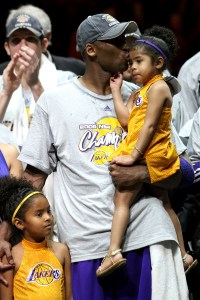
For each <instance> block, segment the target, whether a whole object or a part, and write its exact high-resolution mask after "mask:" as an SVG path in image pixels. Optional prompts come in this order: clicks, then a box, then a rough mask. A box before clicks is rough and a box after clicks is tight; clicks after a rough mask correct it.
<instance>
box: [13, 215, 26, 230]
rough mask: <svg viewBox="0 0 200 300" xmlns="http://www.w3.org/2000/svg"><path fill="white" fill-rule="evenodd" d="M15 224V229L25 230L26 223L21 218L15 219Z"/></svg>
mask: <svg viewBox="0 0 200 300" xmlns="http://www.w3.org/2000/svg"><path fill="white" fill-rule="evenodd" d="M13 224H14V225H15V227H17V228H18V229H20V230H23V229H24V222H23V221H22V220H21V219H19V218H15V219H14V223H13Z"/></svg>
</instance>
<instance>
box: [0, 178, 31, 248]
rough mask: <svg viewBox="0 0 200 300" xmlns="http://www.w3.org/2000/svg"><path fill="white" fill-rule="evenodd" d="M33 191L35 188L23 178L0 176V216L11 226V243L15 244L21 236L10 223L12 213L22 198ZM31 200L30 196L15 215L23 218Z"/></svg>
mask: <svg viewBox="0 0 200 300" xmlns="http://www.w3.org/2000/svg"><path fill="white" fill-rule="evenodd" d="M33 191H36V189H35V188H34V187H33V185H32V184H31V183H30V182H29V181H27V180H26V179H24V178H16V177H11V176H5V177H0V217H1V219H2V220H3V221H7V222H8V223H9V224H10V226H11V227H12V231H13V236H12V239H11V243H12V244H16V242H18V241H19V240H21V238H22V233H21V231H20V230H19V229H17V228H16V227H15V226H14V225H13V224H12V216H13V213H14V211H15V209H16V208H17V206H18V205H19V204H20V202H21V201H22V199H23V198H24V197H26V196H27V195H28V194H30V193H31V192H33ZM31 202H32V197H31V198H30V199H28V200H27V201H26V202H25V203H24V204H23V205H22V207H21V208H20V209H19V211H18V212H17V214H16V217H18V218H20V219H21V220H24V215H25V213H26V211H27V210H28V208H29V206H30V203H31ZM13 238H14V239H13Z"/></svg>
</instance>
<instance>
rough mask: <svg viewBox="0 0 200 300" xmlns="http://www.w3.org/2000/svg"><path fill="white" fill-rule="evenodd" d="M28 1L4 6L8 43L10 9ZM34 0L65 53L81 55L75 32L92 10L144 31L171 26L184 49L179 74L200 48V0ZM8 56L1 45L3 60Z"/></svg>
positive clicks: (178, 60)
mask: <svg viewBox="0 0 200 300" xmlns="http://www.w3.org/2000/svg"><path fill="white" fill-rule="evenodd" d="M26 3H27V1H24V0H21V1H15V4H14V3H13V1H11V0H9V1H6V2H5V3H4V7H2V8H1V18H0V22H1V23H0V24H1V29H2V33H1V34H0V43H1V45H2V46H3V43H4V36H5V35H4V32H3V30H4V27H5V26H4V24H5V19H6V15H7V12H8V10H9V9H11V8H14V6H16V7H17V6H19V5H21V4H26ZM30 3H32V4H34V5H37V6H40V7H41V8H43V9H44V10H45V11H46V12H47V14H48V15H49V16H50V18H51V20H52V24H54V28H53V41H52V46H51V50H52V52H53V53H55V54H57V55H62V56H72V57H77V58H80V54H79V53H77V51H76V42H75V34H76V29H77V27H78V24H79V23H80V22H81V21H82V20H83V19H84V18H85V17H87V16H88V15H89V14H95V13H101V12H108V13H110V14H111V15H113V16H114V17H116V18H117V19H118V20H120V21H128V20H135V21H136V22H137V24H138V25H139V28H140V29H141V31H143V30H145V28H148V27H150V26H152V25H154V24H158V25H162V26H167V27H169V28H171V29H172V30H173V31H174V32H175V34H176V36H177V39H178V43H179V45H180V49H179V52H178V56H177V57H176V60H175V61H174V62H173V65H172V66H171V73H172V74H173V75H175V76H176V75H177V74H178V71H179V69H180V67H181V65H182V64H183V63H184V62H185V61H186V60H187V59H188V58H189V57H191V56H192V55H193V54H195V53H196V52H198V50H199V49H200V24H199V23H200V19H199V15H200V1H198V0H168V1H166V0H153V1H144V0H135V1H131V0H124V1H119V0H118V1H113V0H95V1H93V0H87V1H86V0H51V1H47V0H40V1H38V0H33V1H31V2H30ZM6 58H7V56H6V54H5V51H4V49H3V47H0V62H3V61H5V60H6Z"/></svg>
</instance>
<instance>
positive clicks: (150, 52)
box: [97, 26, 196, 277]
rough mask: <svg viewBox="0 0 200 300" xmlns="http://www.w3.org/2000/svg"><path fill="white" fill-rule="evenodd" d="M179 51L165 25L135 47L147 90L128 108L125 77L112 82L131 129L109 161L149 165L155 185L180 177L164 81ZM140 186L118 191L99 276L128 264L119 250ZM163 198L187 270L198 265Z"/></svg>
mask: <svg viewBox="0 0 200 300" xmlns="http://www.w3.org/2000/svg"><path fill="white" fill-rule="evenodd" d="M177 48H178V46H177V41H176V38H175V35H174V34H173V32H172V31H171V30H169V29H167V28H165V27H161V26H154V27H152V29H151V32H149V35H147V34H144V35H143V36H142V37H141V38H140V39H138V40H136V41H135V42H134V44H133V47H132V48H131V50H130V53H129V57H130V63H131V69H132V76H133V82H134V83H136V84H138V85H139V86H141V85H142V87H141V88H140V89H138V91H136V92H135V93H134V94H133V95H131V96H130V98H129V100H128V103H127V105H126V106H124V103H123V99H122V96H121V85H122V74H117V75H116V76H115V77H112V78H111V80H110V87H111V90H112V94H113V100H114V106H115V111H116V114H117V118H118V120H119V122H120V123H121V125H122V127H124V128H127V127H128V135H127V137H126V138H125V140H123V142H122V143H121V145H120V146H119V148H118V149H117V150H116V151H115V152H114V153H113V154H112V155H111V156H110V157H109V158H108V160H109V161H111V160H112V162H114V163H116V164H120V165H133V164H136V163H140V164H146V165H147V167H148V170H149V173H150V178H151V183H155V182H157V181H161V180H163V179H165V178H168V177H170V176H171V175H173V174H175V173H176V172H180V159H179V156H178V154H177V151H176V149H175V146H174V145H173V144H172V143H171V134H170V132H171V128H170V121H171V106H172V91H171V89H170V86H169V85H168V84H167V83H166V82H165V80H164V79H163V71H164V70H165V69H166V68H167V63H168V61H169V59H170V58H172V57H173V56H174V55H175V53H176V50H177ZM141 185H142V184H138V185H137V186H135V189H134V190H133V191H119V190H116V193H115V198H114V202H115V212H114V217H113V222H112V230H111V241H110V247H109V251H108V253H107V255H106V257H105V258H104V259H103V261H102V264H101V266H100V267H99V268H98V269H97V276H98V277H101V276H105V275H108V274H109V273H111V272H113V271H114V270H115V269H117V268H119V267H121V266H123V265H124V264H125V263H126V259H124V258H123V257H122V254H121V249H120V246H121V244H122V239H123V236H124V233H125V230H126V227H127V224H128V220H129V208H130V206H131V205H132V204H133V202H134V201H135V200H136V198H137V195H138V193H139V191H141ZM159 193H160V198H161V200H162V201H163V204H164V207H165V209H166V210H167V212H168V213H169V215H170V217H171V219H172V221H173V224H174V227H175V229H176V233H177V237H178V241H179V245H180V249H181V254H182V257H183V261H184V263H185V268H186V269H187V271H188V270H189V268H190V267H191V265H192V264H194V263H195V264H196V261H195V262H193V258H192V256H191V255H188V254H187V253H186V251H185V248H184V241H183V237H182V231H181V226H180V223H179V221H178V218H177V216H176V214H175V212H174V211H173V210H172V208H171V205H170V201H169V198H168V195H167V191H166V190H162V191H160V192H159ZM155 217H156V216H155Z"/></svg>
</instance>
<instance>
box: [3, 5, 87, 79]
mask: <svg viewBox="0 0 200 300" xmlns="http://www.w3.org/2000/svg"><path fill="white" fill-rule="evenodd" d="M16 14H28V15H31V16H33V17H35V18H36V19H38V20H39V21H40V24H41V25H42V28H43V31H44V36H45V38H46V39H47V40H48V46H47V47H46V48H45V49H44V52H43V53H44V54H45V55H46V56H47V58H48V59H49V60H50V61H51V62H53V63H54V64H55V67H56V69H57V70H63V71H71V72H73V73H75V74H77V75H83V73H84V71H85V64H84V62H83V61H82V60H81V59H78V58H74V57H63V56H57V55H53V54H51V53H50V52H49V50H48V48H49V46H51V45H52V22H51V20H50V17H49V16H48V15H47V13H46V12H45V11H44V10H43V9H41V8H40V7H37V6H35V5H32V4H25V5H20V6H19V7H18V8H17V9H12V10H10V12H9V15H8V18H7V20H6V27H7V25H8V24H9V22H10V20H11V19H12V18H13V16H15V15H16ZM7 64H8V62H4V63H1V64H0V74H2V73H3V70H4V69H5V67H6V66H7Z"/></svg>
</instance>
